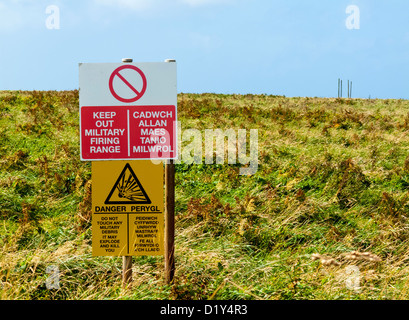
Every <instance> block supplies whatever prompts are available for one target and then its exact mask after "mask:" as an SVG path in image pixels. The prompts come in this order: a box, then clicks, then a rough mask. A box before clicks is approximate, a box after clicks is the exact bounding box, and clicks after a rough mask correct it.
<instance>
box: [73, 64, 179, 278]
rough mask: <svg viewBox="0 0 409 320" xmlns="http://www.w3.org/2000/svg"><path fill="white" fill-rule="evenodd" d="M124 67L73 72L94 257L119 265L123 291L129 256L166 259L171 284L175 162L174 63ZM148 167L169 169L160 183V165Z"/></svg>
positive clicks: (90, 66)
mask: <svg viewBox="0 0 409 320" xmlns="http://www.w3.org/2000/svg"><path fill="white" fill-rule="evenodd" d="M122 61H123V62H124V63H126V64H118V63H85V64H80V65H79V69H80V72H79V75H80V77H79V78H80V135H81V136H80V149H81V160H82V161H92V182H93V183H92V250H93V255H94V256H122V257H123V261H122V262H123V263H122V283H123V286H126V285H127V284H129V283H130V282H131V281H132V256H134V255H135V256H137V255H164V256H165V279H166V282H168V283H170V282H171V281H172V280H173V276H174V269H175V267H174V198H175V197H174V187H175V185H174V174H175V173H174V163H173V159H176V158H177V132H176V130H177V125H176V124H177V107H176V106H177V91H176V63H170V62H176V61H175V60H166V61H165V62H162V63H132V59H123V60H122ZM109 160H115V161H109ZM151 160H166V161H167V163H166V164H165V175H164V173H163V164H162V162H160V163H159V164H155V163H153V161H151ZM169 162H170V163H169ZM164 176H165V201H166V209H165V208H164V194H163V177H164ZM164 213H165V214H164ZM165 220H166V222H165Z"/></svg>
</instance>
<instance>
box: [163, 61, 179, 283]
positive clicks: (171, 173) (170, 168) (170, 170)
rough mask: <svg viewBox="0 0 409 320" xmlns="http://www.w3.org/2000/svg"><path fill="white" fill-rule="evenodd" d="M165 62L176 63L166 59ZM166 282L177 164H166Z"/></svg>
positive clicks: (171, 259) (171, 266) (171, 268)
mask: <svg viewBox="0 0 409 320" xmlns="http://www.w3.org/2000/svg"><path fill="white" fill-rule="evenodd" d="M165 62H168V63H171V62H176V60H173V59H166V60H165ZM164 246H165V248H164V249H165V280H166V283H167V284H170V283H171V282H172V281H173V277H174V275H175V163H174V161H173V160H169V161H167V162H166V163H165V243H164Z"/></svg>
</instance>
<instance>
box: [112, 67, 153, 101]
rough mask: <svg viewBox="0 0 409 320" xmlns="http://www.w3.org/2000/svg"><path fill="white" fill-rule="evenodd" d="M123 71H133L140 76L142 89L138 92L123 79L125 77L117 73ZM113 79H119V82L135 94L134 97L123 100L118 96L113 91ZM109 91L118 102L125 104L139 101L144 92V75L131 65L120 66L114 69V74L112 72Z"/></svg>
mask: <svg viewBox="0 0 409 320" xmlns="http://www.w3.org/2000/svg"><path fill="white" fill-rule="evenodd" d="M124 69H131V70H135V71H136V72H137V73H138V74H139V75H140V76H141V78H142V89H141V90H140V91H139V90H137V89H136V88H135V87H134V86H133V85H132V84H131V83H130V82H129V81H128V80H126V79H125V77H124V76H123V75H121V74H120V73H119V71H121V70H124ZM115 77H118V78H119V79H121V81H122V82H123V83H125V84H126V85H127V86H128V87H129V89H131V90H132V91H133V92H134V93H135V97H133V98H129V99H125V98H123V97H121V96H119V95H118V94H117V93H116V92H115V90H114V84H113V83H114V79H115ZM109 91H111V94H112V95H113V96H114V97H115V98H116V99H117V100H119V101H121V102H127V103H130V102H135V101H137V100H139V99H140V98H142V96H143V94H144V93H145V91H146V77H145V74H144V73H143V72H142V70H141V69H139V68H137V67H135V66H132V65H125V66H121V67H119V68H117V69H115V70H114V72H112V74H111V77H110V78H109Z"/></svg>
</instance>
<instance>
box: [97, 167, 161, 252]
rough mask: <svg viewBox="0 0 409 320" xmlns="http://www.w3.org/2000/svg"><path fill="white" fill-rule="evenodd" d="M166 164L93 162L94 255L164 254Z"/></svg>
mask: <svg viewBox="0 0 409 320" xmlns="http://www.w3.org/2000/svg"><path fill="white" fill-rule="evenodd" d="M163 224H164V217H163V164H162V163H159V164H154V163H152V161H150V160H137V161H97V162H95V161H94V162H92V254H93V255H94V256H136V255H162V254H163V240H164V239H163V238H164V226H163Z"/></svg>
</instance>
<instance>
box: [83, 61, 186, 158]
mask: <svg viewBox="0 0 409 320" xmlns="http://www.w3.org/2000/svg"><path fill="white" fill-rule="evenodd" d="M79 80H80V81H79V82H80V96H79V100H80V151H81V160H82V161H97V160H145V159H176V158H177V157H178V155H177V149H178V148H177V132H176V131H177V89H176V63H168V62H161V63H137V64H134V63H132V64H118V63H82V64H80V66H79Z"/></svg>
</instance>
